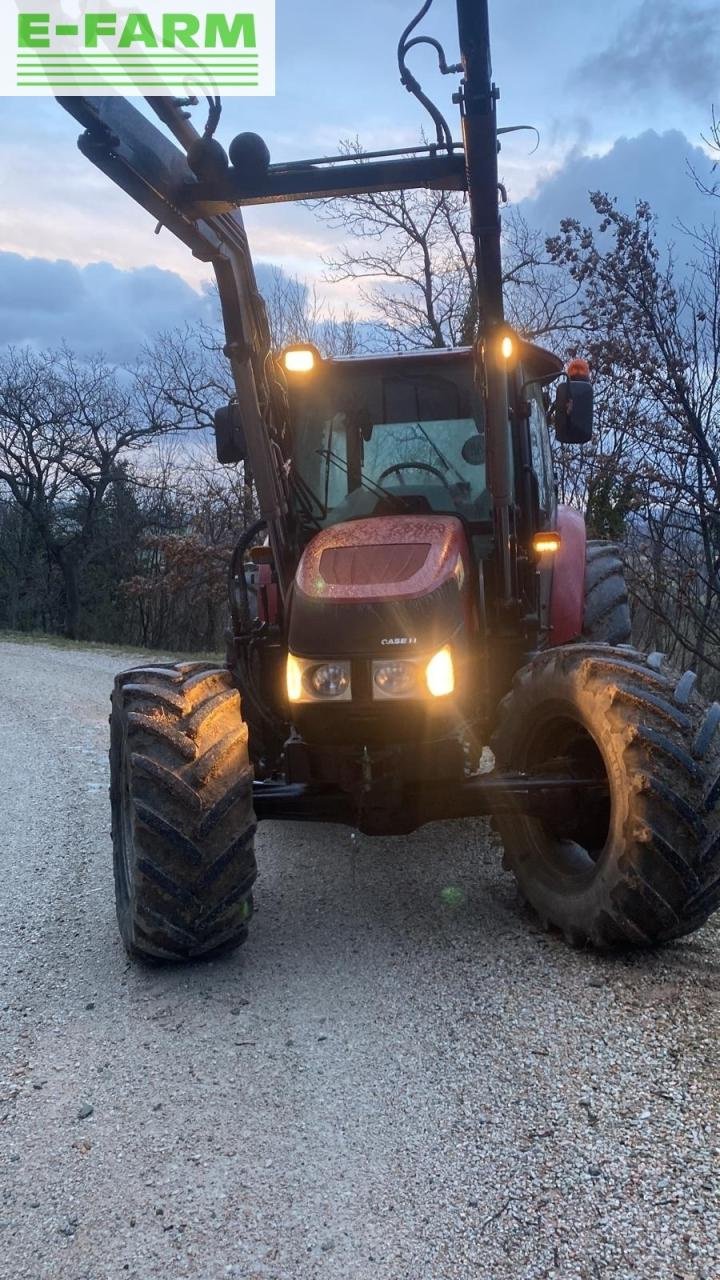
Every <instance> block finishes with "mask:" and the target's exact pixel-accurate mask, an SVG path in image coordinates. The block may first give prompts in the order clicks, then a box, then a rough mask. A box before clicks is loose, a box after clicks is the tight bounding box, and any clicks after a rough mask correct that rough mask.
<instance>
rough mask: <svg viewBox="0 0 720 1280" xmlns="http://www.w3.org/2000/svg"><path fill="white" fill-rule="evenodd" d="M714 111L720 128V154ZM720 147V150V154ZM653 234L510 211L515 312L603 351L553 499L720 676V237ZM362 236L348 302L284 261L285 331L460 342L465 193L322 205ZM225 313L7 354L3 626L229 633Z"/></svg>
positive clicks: (236, 474)
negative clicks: (85, 344) (614, 551)
mask: <svg viewBox="0 0 720 1280" xmlns="http://www.w3.org/2000/svg"><path fill="white" fill-rule="evenodd" d="M719 141H720V140H719V139H718V128H717V122H716V121H715V120H713V126H712V132H711V136H710V138H709V139H708V142H709V143H710V145H711V146H714V147H715V148H716V149H717V148H718V143H719ZM718 154H720V151H719V153H718ZM697 180H698V182H699V184H700V185H702V187H703V190H705V192H706V195H707V201H708V225H707V226H706V227H701V228H682V229H679V230H678V238H679V240H680V242H681V244H682V255H681V256H679V255H678V253H677V251H675V252H673V250H672V248H671V247H669V246H666V245H664V244H661V243H659V241H658V237H657V231H656V226H655V221H654V218H653V214H652V210H651V209H650V208H649V206H648V205H647V204H646V203H644V202H642V201H641V202H639V203H638V204H637V206H636V207H635V208H634V209H632V210H623V209H621V208H620V207H619V206H618V204H617V203H616V201H614V200H613V199H612V198H611V197H610V196H608V195H606V194H604V193H602V192H595V193H593V194H591V197H590V206H589V209H588V219H587V221H586V222H583V221H581V220H578V219H566V220H565V221H563V222H562V224H561V226H560V227H559V228H558V231H557V234H555V235H553V236H551V237H549V238H546V237H545V236H543V235H541V234H540V233H539V232H537V231H535V230H533V229H532V228H530V227H529V226H528V225H527V223H526V222H525V220H524V219H523V218H522V217H521V216H520V214H519V213H518V212H517V211H516V210H515V211H512V210H511V211H510V213H509V214H508V215H506V217H505V222H504V271H505V294H506V305H507V314H508V319H509V321H510V323H512V324H514V325H515V326H516V327H517V328H518V329H519V330H520V331H521V332H522V333H523V334H525V335H526V336H527V337H529V338H531V339H533V340H536V341H539V342H541V343H542V344H544V345H546V346H548V347H549V348H551V349H553V350H554V351H556V352H557V353H558V354H559V355H561V356H563V357H567V356H570V355H573V354H576V353H577V354H582V355H584V356H586V357H587V358H588V359H589V360H590V362H591V367H592V371H593V380H594V383H595V389H596V405H597V430H596V435H595V439H594V441H593V443H592V445H590V446H587V447H586V448H584V449H582V450H576V449H573V450H570V449H562V448H558V449H557V469H558V478H559V494H560V497H561V498H562V499H563V500H565V501H569V502H572V503H574V504H575V505H578V506H580V507H582V508H583V509H584V510H585V512H586V516H587V520H588V526H589V531H590V534H591V536H596V537H606V538H610V539H613V540H615V541H617V542H619V543H621V544H622V545H623V547H624V551H625V559H626V565H627V571H628V578H629V585H630V590H631V594H632V597H633V601H634V617H635V627H636V639H637V641H638V643H640V644H641V645H642V646H643V647H645V648H656V649H661V650H663V651H664V652H666V653H668V654H669V655H670V657H671V658H672V659H673V660H675V661H677V662H678V663H679V664H680V665H682V664H685V663H689V664H690V665H692V666H694V667H695V669H696V670H697V671H698V673H699V674H700V676H701V678H702V679H703V681H704V683H705V685H706V687H707V688H708V689H709V690H710V691H713V690H717V689H718V688H720V607H719V603H718V602H719V600H720V594H719V591H718V588H719V587H720V235H719V234H718V230H717V228H716V226H715V224H714V211H715V209H716V208H717V205H716V198H717V195H718V189H717V187H716V185H715V184H714V182H713V180H712V178H711V179H710V180H709V181H705V180H704V179H702V178H701V177H698V179H697ZM315 207H316V212H317V214H318V216H319V217H320V219H321V220H323V221H324V222H325V223H327V224H328V225H329V226H331V227H332V228H333V229H334V230H337V229H341V230H343V231H344V232H345V233H346V235H347V247H346V248H345V249H343V250H342V251H341V252H340V253H338V254H337V255H336V256H335V257H334V258H333V259H332V260H329V261H328V262H327V274H328V278H329V279H330V280H331V281H334V282H342V281H352V282H354V284H355V287H356V290H357V291H359V293H360V296H361V298H362V303H363V316H364V317H367V316H369V317H370V322H368V321H367V319H364V320H363V322H360V321H359V320H358V318H357V316H356V315H354V314H353V313H352V312H346V313H345V314H343V315H342V316H341V317H337V316H335V315H334V314H332V313H331V312H329V311H328V310H327V308H325V307H324V306H323V305H322V304H321V303H320V302H319V301H318V298H317V296H316V295H315V294H314V293H313V292H312V291H309V290H308V289H307V287H306V286H305V285H304V284H303V283H302V282H300V281H297V280H290V279H288V278H287V277H286V276H284V275H283V274H282V273H281V272H277V273H276V274H275V276H274V278H273V280H272V282H271V286H270V288H269V290H268V292H267V298H266V301H267V304H268V310H269V314H270V320H271V328H272V332H273V338H274V341H275V343H276V345H277V346H278V347H281V346H282V345H284V344H285V343H286V342H288V341H292V340H301V339H304V340H312V341H315V342H316V343H317V344H318V345H319V346H320V347H321V348H323V349H324V350H325V351H326V352H327V353H328V354H340V353H350V352H353V351H357V350H362V349H364V348H367V347H368V345H372V346H374V347H378V346H379V347H382V348H384V349H386V350H403V349H408V348H410V347H443V346H449V345H459V344H462V343H464V342H467V341H469V340H470V339H471V337H472V335H473V333H474V331H475V329H476V325H477V318H478V301H477V297H476V293H475V277H474V264H473V258H472V241H471V237H470V234H469V227H468V223H467V211H466V208H465V206H464V203H463V201H462V198H461V197H460V196H457V195H455V194H452V193H443V192H399V193H383V194H380V195H370V196H367V195H365V196H357V197H352V198H350V199H346V200H342V201H333V202H328V203H322V204H319V205H316V206H315ZM230 390H231V388H230V386H229V377H228V369H227V366H226V362H225V360H224V358H223V356H222V353H221V344H220V339H219V337H218V335H217V334H215V333H213V332H212V331H210V330H201V331H200V332H189V331H187V330H186V331H182V332H175V333H172V334H166V335H161V336H159V337H158V339H157V341H155V342H154V343H153V344H151V345H150V346H148V348H147V349H146V350H145V351H143V353H142V354H141V356H140V357H139V358H138V360H137V361H136V362H135V364H134V365H133V366H132V367H130V368H119V367H118V366H116V365H114V364H113V363H112V362H110V361H108V360H102V359H99V358H98V359H96V360H91V361H81V360H79V359H78V358H77V357H76V356H75V355H73V353H72V352H71V351H70V350H68V349H63V350H62V351H60V352H40V353H38V352H33V351H30V350H9V351H6V352H5V354H4V355H3V356H2V357H0V627H2V628H10V629H16V630H17V629H19V630H28V631H29V630H43V631H48V632H54V631H57V632H64V633H65V634H67V635H71V636H75V637H79V638H87V639H96V640H108V641H111V642H117V643H123V644H142V645H148V646H150V647H158V648H166V649H181V650H196V649H205V650H217V649H219V648H221V647H222V639H223V631H224V627H225V579H226V573H227V564H228V561H229V556H230V552H231V549H232V546H233V544H234V542H235V540H236V539H237V536H238V532H239V530H240V529H242V528H243V527H245V526H246V525H247V523H248V522H249V521H250V520H251V519H252V518H254V513H255V506H254V496H253V492H252V486H251V484H247V485H246V483H245V476H244V474H243V469H242V467H240V468H237V469H228V468H221V467H219V466H218V464H217V463H216V461H215V460H214V452H213V448H212V443H211V440H210V433H209V430H208V429H209V427H210V425H211V422H212V416H213V413H214V410H215V408H216V407H217V406H218V405H219V404H221V403H223V402H225V401H226V399H227V397H228V395H229V393H230Z"/></svg>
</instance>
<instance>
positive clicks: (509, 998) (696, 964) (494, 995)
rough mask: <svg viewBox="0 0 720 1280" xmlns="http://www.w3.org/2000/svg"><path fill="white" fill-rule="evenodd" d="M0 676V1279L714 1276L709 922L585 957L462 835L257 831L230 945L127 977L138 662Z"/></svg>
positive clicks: (719, 1206) (714, 1083) (62, 654)
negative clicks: (239, 933)
mask: <svg viewBox="0 0 720 1280" xmlns="http://www.w3.org/2000/svg"><path fill="white" fill-rule="evenodd" d="M0 662H1V663H2V673H3V683H4V689H5V693H4V697H3V703H2V715H1V716H0V832H1V839H0V901H1V902H2V920H1V932H0V1275H2V1277H7V1280H41V1278H42V1280H44V1278H45V1277H52V1280H110V1278H112V1280H115V1277H118V1278H119V1280H125V1277H131V1278H132V1280H222V1278H224V1277H236V1278H238V1280H259V1278H260V1277H263V1278H264V1280H311V1278H313V1280H314V1278H315V1277H317V1278H318V1280H345V1277H352V1280H366V1278H367V1280H375V1278H377V1280H446V1278H447V1280H456V1278H457V1280H461V1278H462V1280H466V1278H469V1277H477V1278H478V1280H488V1278H492V1280H505V1278H506V1277H507V1280H531V1278H533V1280H534V1278H535V1277H538V1278H539V1277H562V1278H563V1280H566V1278H567V1280H571V1278H572V1280H576V1278H577V1280H666V1278H667V1280H676V1278H677V1280H679V1278H681V1277H686V1278H690V1277H692V1278H693V1280H701V1278H703V1280H718V1277H720V1212H719V1210H720V1194H719V1193H720V1186H719V1174H720V1125H719V1124H718V1120H719V1106H718V1103H719V1101H720V1070H719V1069H718V1054H717V1032H718V1023H719V1017H718V1010H719V995H718V993H719V992H720V965H719V958H720V950H719V948H718V943H719V942H720V934H719V931H718V927H717V925H712V924H711V925H710V926H708V927H707V928H706V929H705V930H703V932H701V933H699V934H697V935H696V936H695V937H694V938H692V939H690V940H687V941H684V942H682V943H678V944H675V945H674V946H671V947H669V948H668V949H667V950H665V951H663V952H660V953H657V954H654V955H638V956H625V957H620V958H606V957H599V956H596V955H594V954H592V953H579V952H574V951H571V950H568V949H567V948H566V946H565V945H564V944H563V943H561V942H560V941H559V940H557V939H556V938H554V937H551V936H545V935H544V934H542V933H541V932H540V931H539V929H538V928H537V926H536V925H535V924H534V923H533V921H532V919H530V918H528V916H527V915H526V914H524V912H522V911H521V910H519V909H518V907H517V905H516V903H515V895H514V890H513V887H512V884H511V882H510V880H509V879H508V878H507V877H506V876H505V875H504V874H503V873H502V871H501V870H500V866H499V863H500V859H499V854H498V851H497V849H496V848H495V846H494V845H493V842H492V840H491V839H490V838H489V836H488V834H487V831H486V828H485V826H484V825H483V824H482V823H457V824H451V823H446V824H442V825H437V826H433V827H428V828H426V829H425V830H423V831H420V832H418V833H416V834H415V835H414V836H412V837H410V838H408V839H403V840H377V841H372V840H369V839H366V838H364V837H360V838H359V839H357V840H353V839H352V838H351V836H350V834H349V833H348V832H347V831H345V830H343V829H339V828H335V827H324V828H323V827H317V828H313V827H309V826H301V825H286V826H280V825H275V824H268V825H266V826H264V827H263V828H262V829H261V834H260V838H259V849H258V855H259V856H258V861H259V863H260V880H259V884H258V894H257V906H258V910H257V915H256V917H255V920H254V928H253V930H252V935H251V940H250V942H249V943H248V945H247V946H246V947H244V948H243V949H242V950H241V951H240V952H238V953H237V954H236V955H235V956H233V957H231V958H229V959H226V960H223V961H220V962H214V963H209V964H208V963H205V964H199V965H196V966H193V967H191V968H170V969H167V968H155V969H144V968H140V967H137V966H135V965H132V966H130V965H129V964H128V962H127V959H126V956H125V953H124V951H123V950H122V947H121V945H120V942H119V939H118V936H117V933H116V929H115V920H114V908H113V900H112V883H111V865H110V842H109V836H108V823H109V812H108V803H107V765H106V749H107V714H108V709H109V703H108V698H109V691H110V686H111V681H112V675H113V673H114V671H115V670H116V669H118V668H120V667H123V666H129V665H131V664H132V656H129V655H127V654H113V653H110V652H106V651H99V650H82V649H76V650H64V649H59V648H51V647H45V646H40V645H19V644H14V643H8V642H5V643H0Z"/></svg>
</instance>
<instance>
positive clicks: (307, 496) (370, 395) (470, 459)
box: [290, 357, 490, 526]
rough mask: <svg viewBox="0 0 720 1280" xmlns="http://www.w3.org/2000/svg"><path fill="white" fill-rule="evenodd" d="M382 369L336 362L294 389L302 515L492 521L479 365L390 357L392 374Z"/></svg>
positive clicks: (316, 519)
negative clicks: (410, 362) (475, 371)
mask: <svg viewBox="0 0 720 1280" xmlns="http://www.w3.org/2000/svg"><path fill="white" fill-rule="evenodd" d="M400 359H402V357H401V358H400ZM383 363H385V362H372V363H371V362H368V363H367V364H366V365H365V366H364V367H363V364H361V363H359V362H358V363H357V364H355V365H353V363H352V362H350V361H348V362H347V363H346V364H344V363H338V364H332V363H330V364H328V365H326V366H324V367H323V369H322V370H321V371H319V372H318V373H316V374H312V375H309V377H308V378H307V379H306V380H304V381H303V382H302V383H301V384H299V385H298V383H297V382H295V385H291V388H290V394H291V402H292V416H293V465H292V479H293V495H294V503H295V506H296V510H297V514H298V516H299V517H300V518H301V519H303V518H304V519H305V520H306V521H309V522H312V523H313V524H315V525H317V526H324V525H330V524H336V523H338V522H339V521H341V520H352V519H356V518H358V517H362V516H371V515H380V514H383V515H387V514H391V513H392V512H393V511H398V512H412V513H417V512H438V513H444V514H447V513H453V512H455V513H457V514H459V515H461V516H463V517H464V518H465V519H466V520H469V521H472V522H475V521H484V520H487V519H488V518H489V515H490V499H489V495H488V492H487V485H486V473H485V435H484V430H483V417H482V403H481V401H480V399H479V397H478V396H477V394H476V392H475V390H474V387H473V379H472V368H471V363H470V359H469V358H468V360H467V363H466V364H465V363H464V362H463V363H461V362H460V361H455V362H453V365H452V367H447V371H446V369H445V368H443V370H442V372H438V373H436V372H434V371H430V370H428V369H427V363H428V362H427V360H426V361H425V367H422V366H419V365H415V366H413V367H403V369H402V370H401V371H398V369H397V364H394V365H391V363H390V361H389V360H388V361H387V372H385V371H384V369H383V368H382V365H383ZM449 363H450V362H448V365H449Z"/></svg>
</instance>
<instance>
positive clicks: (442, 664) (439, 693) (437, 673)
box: [425, 645, 455, 698]
mask: <svg viewBox="0 0 720 1280" xmlns="http://www.w3.org/2000/svg"><path fill="white" fill-rule="evenodd" d="M425 681H426V684H427V687H428V692H429V693H431V694H432V696H433V698H446V697H447V695H448V694H449V693H454V692H455V664H454V663H453V657H452V652H451V650H450V646H449V645H445V646H444V647H443V648H442V649H438V651H437V653H436V654H434V655H433V657H432V658H431V659H430V661H429V662H428V664H427V666H426V668H425Z"/></svg>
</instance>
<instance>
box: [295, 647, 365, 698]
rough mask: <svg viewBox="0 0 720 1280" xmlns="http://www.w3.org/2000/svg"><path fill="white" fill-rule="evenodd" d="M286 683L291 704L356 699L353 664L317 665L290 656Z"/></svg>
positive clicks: (320, 663)
mask: <svg viewBox="0 0 720 1280" xmlns="http://www.w3.org/2000/svg"><path fill="white" fill-rule="evenodd" d="M286 681H287V696H288V701H289V702H324V701H326V700H329V699H334V700H335V701H347V700H348V699H349V698H350V697H351V696H352V690H351V687H350V663H349V662H339V661H338V662H334V661H331V660H328V661H327V662H314V661H313V660H312V659H307V658H296V657H295V655H294V654H293V653H289V654H288V659H287V669H286Z"/></svg>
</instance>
